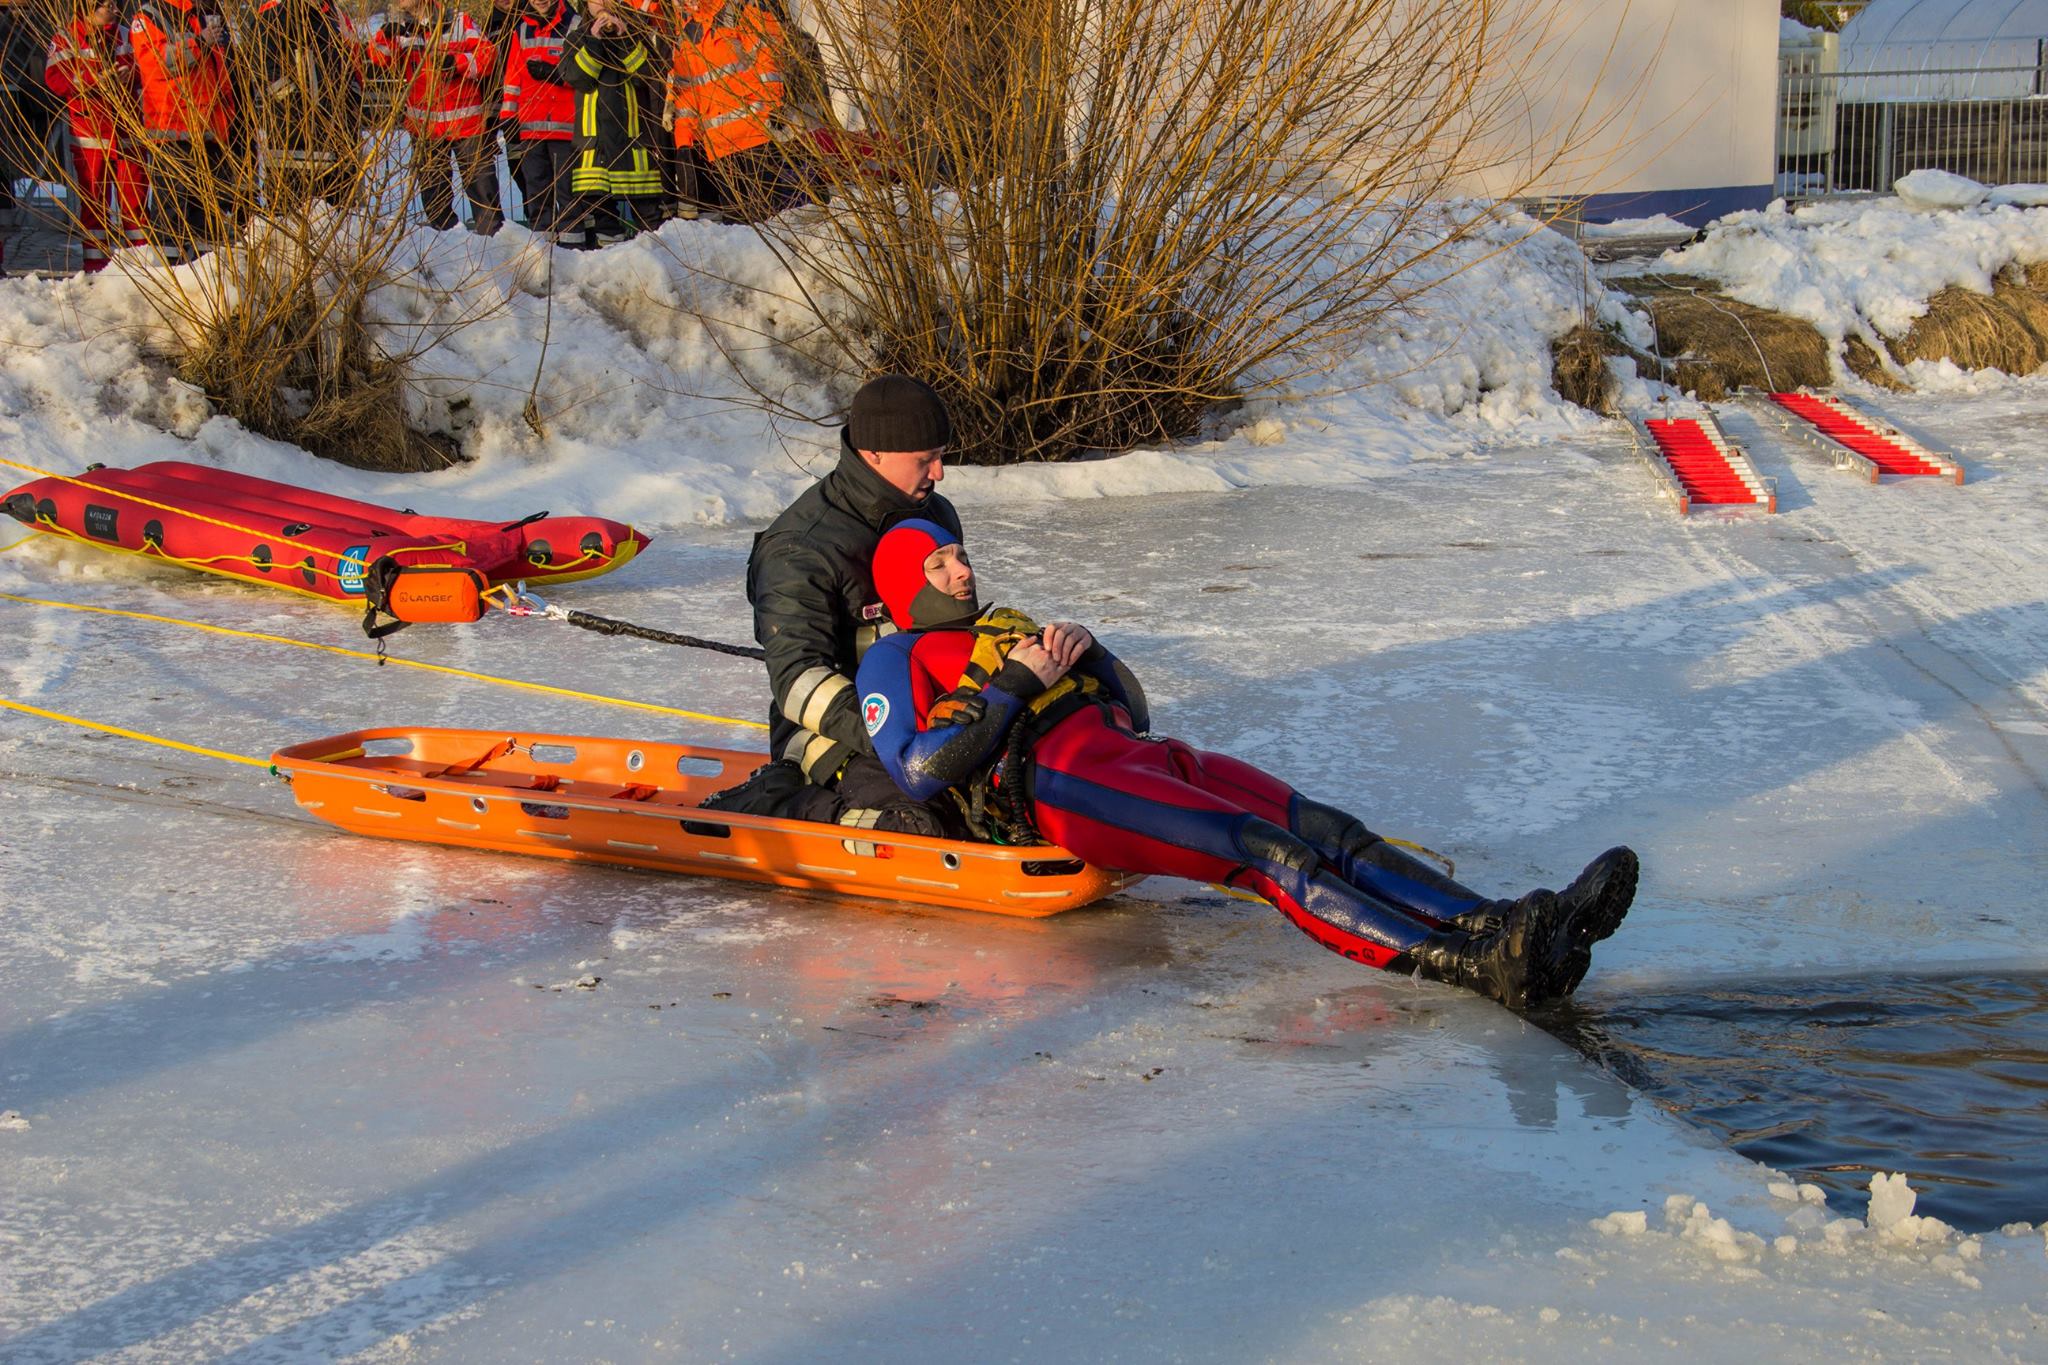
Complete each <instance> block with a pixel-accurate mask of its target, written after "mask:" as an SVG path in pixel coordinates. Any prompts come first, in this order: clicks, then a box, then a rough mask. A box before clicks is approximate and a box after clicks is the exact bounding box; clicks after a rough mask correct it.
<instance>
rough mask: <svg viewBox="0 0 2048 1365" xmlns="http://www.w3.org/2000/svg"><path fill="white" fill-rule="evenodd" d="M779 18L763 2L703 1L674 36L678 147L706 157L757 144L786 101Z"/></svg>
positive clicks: (766, 136)
mask: <svg viewBox="0 0 2048 1365" xmlns="http://www.w3.org/2000/svg"><path fill="white" fill-rule="evenodd" d="M781 45H782V24H781V22H780V21H779V20H777V19H776V17H775V15H774V14H773V13H771V12H770V11H769V10H768V9H767V8H765V7H764V6H761V5H756V4H750V3H748V2H747V0H722V3H716V2H714V3H708V4H705V5H702V6H700V7H699V8H698V10H697V11H696V13H695V14H693V15H692V16H691V17H690V18H689V20H688V21H687V22H685V23H684V25H683V29H682V32H681V34H680V35H679V36H678V37H677V40H676V56H675V74H674V77H673V78H672V79H671V81H670V83H669V88H670V91H671V95H670V99H671V102H672V104H673V106H674V110H675V140H676V146H678V147H691V146H695V147H698V148H701V149H702V151H703V153H704V156H705V157H706V159H708V160H711V161H716V160H718V159H719V158H720V157H726V156H731V155H732V154H733V153H734V152H743V151H746V150H747V149H748V148H750V147H759V146H761V145H762V144H764V143H766V142H767V141H768V140H769V136H770V133H769V128H768V122H769V120H770V119H771V118H773V117H774V115H775V112H776V111H777V110H778V109H780V108H781V107H782V61H781V55H780V48H781Z"/></svg>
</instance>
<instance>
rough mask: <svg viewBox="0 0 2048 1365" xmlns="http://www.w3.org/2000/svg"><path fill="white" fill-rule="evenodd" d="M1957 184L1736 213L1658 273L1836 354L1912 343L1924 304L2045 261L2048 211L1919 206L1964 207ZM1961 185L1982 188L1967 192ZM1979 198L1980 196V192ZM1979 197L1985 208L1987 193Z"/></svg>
mask: <svg viewBox="0 0 2048 1365" xmlns="http://www.w3.org/2000/svg"><path fill="white" fill-rule="evenodd" d="M1960 180H1961V177H1959V176H1947V175H1946V174H1945V173H1943V172H1938V171H1936V172H1915V173H1914V175H1912V176H1908V177H1906V179H1905V180H1902V181H1901V182H1900V185H1901V188H1902V190H1903V189H1904V188H1906V187H1907V186H1912V187H1913V188H1914V190H1915V192H1916V194H1917V195H1922V196H1924V197H1922V198H1916V199H1915V200H1913V201H1909V200H1907V199H1905V198H1888V199H1877V200H1869V201H1856V202H1836V203H1824V204H1810V205H1807V206H1804V207H1802V208H1799V209H1797V210H1792V211H1788V210H1787V209H1786V207H1785V204H1784V202H1783V201H1782V200H1780V201H1778V202H1776V203H1773V204H1772V205H1771V206H1770V207H1769V208H1766V209H1763V210H1760V211H1757V212H1751V213H1738V214H1732V215H1730V216H1729V217H1727V218H1724V219H1722V220H1721V221H1720V222H1718V223H1716V224H1715V225H1714V226H1713V227H1712V228H1711V229H1710V230H1709V231H1708V233H1707V236H1706V239H1705V240H1704V241H1702V242H1699V243H1698V244H1696V245H1693V246H1688V247H1683V248H1680V249H1679V250H1677V251H1672V252H1667V253H1665V255H1664V256H1663V257H1662V258H1661V259H1660V260H1659V261H1657V262H1656V263H1655V264H1654V265H1653V266H1647V267H1644V266H1634V265H1631V266H1628V267H1624V268H1623V271H1618V272H1616V273H1624V272H1625V271H1626V270H1628V269H1638V270H1640V269H1655V270H1660V271H1680V272H1683V273H1685V274H1689V275H1703V276H1706V277H1708V278H1710V279H1714V280H1717V281H1719V282H1720V283H1721V285H1722V286H1723V288H1725V289H1726V291H1727V293H1728V295H1729V296H1730V297H1731V298H1735V299H1739V300H1741V301H1742V302H1744V303H1749V304H1754V305H1756V306H1757V307H1759V308H1769V309H1772V310H1774V311H1776V312H1780V313H1789V314H1790V315H1792V316H1793V317H1799V318H1805V319H1806V320H1807V321H1809V322H1811V323H1813V324H1814V326H1816V327H1818V328H1819V329H1820V331H1821V334H1822V335H1823V336H1825V337H1827V338H1828V340H1830V341H1832V342H1834V343H1836V344H1837V345H1839V344H1840V343H1841V342H1842V341H1844V340H1845V339H1846V338H1848V337H1851V336H1862V337H1864V338H1865V339H1866V340H1872V339H1873V337H1872V333H1873V332H1875V333H1878V334H1881V335H1883V336H1888V337H1897V336H1903V335H1904V334H1905V333H1906V332H1907V331H1908V330H1910V329H1911V328H1912V326H1913V323H1914V322H1915V321H1916V320H1917V319H1919V318H1920V317H1921V316H1923V315H1924V314H1925V313H1926V312H1927V300H1928V299H1930V298H1931V297H1933V296H1934V295H1935V294H1937V293H1939V292H1941V291H1942V290H1943V289H1946V288H1949V287H1950V286H1952V285H1959V286H1961V287H1962V288H1965V289H1971V290H1975V291H1976V292H1978V293H1980V294H1989V293H1990V292H1991V287H1992V281H1993V279H1994V278H1995V277H1996V276H1997V275H1998V273H1999V272H2000V271H2001V270H2003V269H2005V268H2006V267H2007V266H2009V265H2013V264H2020V265H2031V264H2033V263H2035V262H2038V261H2048V212H2044V211H2042V210H2039V209H2029V208H2022V207H2020V206H2018V205H2017V204H2010V203H1999V202H1996V201H1995V200H1994V201H1992V202H1984V203H1975V204H1973V205H1972V206H1969V207H1958V208H1950V209H1941V210H1937V211H1929V210H1928V209H1926V208H1922V207H1916V206H1915V205H1916V203H1919V204H1933V203H1934V202H1936V201H1938V200H1943V199H1947V200H1958V199H1961V198H1965V197H1967V194H1965V193H1964V191H1963V189H1961V188H1959V187H1958V186H1956V185H1954V184H1951V183H1949V182H1952V181H1960ZM1963 184H1964V186H1970V185H1974V184H1975V182H1963ZM1976 189H1977V190H1980V191H1981V190H1982V189H1983V187H1982V186H1976ZM1977 198H1978V199H1980V200H1982V199H1984V198H1985V196H1984V195H1982V194H1979V195H1978V196H1977Z"/></svg>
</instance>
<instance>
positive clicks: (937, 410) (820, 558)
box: [707, 375, 964, 837]
mask: <svg viewBox="0 0 2048 1365" xmlns="http://www.w3.org/2000/svg"><path fill="white" fill-rule="evenodd" d="M951 439H952V427H951V424H950V422H949V421H948V420H947V417H946V408H945V404H944V403H942V402H941V401H940V400H939V396H938V395H937V394H936V393H934V392H933V391H932V390H931V389H930V388H929V387H928V386H926V385H925V384H923V383H921V382H919V381H918V380H915V379H912V378H910V377H909V376H907V375H884V376H882V377H881V378H879V379H872V380H869V381H868V382H867V383H866V384H863V385H862V386H861V388H860V391H859V392H858V393H856V394H855V395H854V396H853V406H852V408H851V410H850V411H849V412H848V414H847V422H846V427H845V428H844V430H842V431H841V432H840V436H839V446H840V449H839V464H838V467H837V468H835V469H833V471H832V472H831V473H829V474H827V475H826V476H825V477H824V478H822V479H820V480H818V482H816V483H815V484H813V485H811V487H809V488H808V489H806V490H804V492H803V493H802V494H801V495H799V496H798V498H797V500H796V501H795V502H793V503H791V504H790V505H789V506H788V507H787V508H785V509H784V510H783V513H782V515H781V516H779V517H777V518H776V519H775V520H774V522H773V523H772V524H771V525H770V526H769V527H768V529H767V530H765V531H763V532H761V534H759V535H758V536H755V537H754V549H753V553H752V554H751V555H749V556H748V557H747V601H748V603H749V604H751V605H752V607H753V608H754V638H755V639H756V640H757V641H759V642H760V645H761V648H762V649H764V650H766V651H767V654H768V685H769V688H770V690H771V695H772V701H771V702H770V705H769V708H768V725H769V745H770V748H771V750H772V752H773V757H774V759H775V760H776V761H775V762H774V763H772V764H770V765H769V767H767V768H766V769H764V770H762V772H761V773H759V774H757V775H756V776H755V777H754V778H753V779H752V780H750V781H749V782H747V783H746V784H745V785H744V786H742V787H737V788H734V789H733V790H732V791H729V792H725V793H722V794H721V795H720V796H718V797H714V798H712V802H710V803H707V805H709V804H713V803H716V807H717V808H721V809H726V810H737V811H743V812H746V813H749V814H756V815H780V816H787V817H790V818H794V819H802V820H825V821H837V822H839V823H842V824H847V825H852V826H857V827H860V828H864V829H882V830H890V831H894V832H897V833H909V834H932V835H945V836H949V837H958V836H959V835H961V834H962V833H964V823H963V822H962V821H960V819H959V818H958V812H957V808H956V807H955V806H954V805H953V804H952V802H951V801H950V800H949V799H948V798H946V797H943V796H942V797H940V798H939V799H938V800H936V801H934V802H932V803H931V804H929V805H925V804H921V803H918V802H914V801H912V800H910V799H909V798H908V797H906V796H905V795H904V794H903V793H902V792H901V791H900V790H899V789H898V788H897V786H896V784H895V782H894V781H893V780H892V779H891V778H890V777H889V774H888V772H887V770H886V769H884V768H883V767H882V765H881V763H880V762H878V761H877V760H876V758H875V753H874V747H873V745H872V744H871V743H870V742H869V740H868V732H867V727H866V726H865V725H864V724H862V722H861V716H860V697H859V694H858V693H857V692H855V690H854V686H853V675H854V671H855V670H856V669H857V668H858V667H859V666H860V656H861V655H862V654H864V653H866V652H867V647H868V646H869V645H871V644H873V643H874V642H875V641H876V640H878V639H880V638H881V637H882V636H884V635H888V634H891V633H893V632H894V631H895V629H896V626H895V624H894V623H893V622H892V621H890V619H889V613H888V609H887V608H885V607H884V606H883V605H882V599H881V597H880V596H879V595H878V594H877V593H876V592H875V588H874V583H873V579H872V571H871V569H870V564H871V562H872V561H873V559H874V555H875V546H876V544H877V543H878V542H879V541H880V540H881V538H882V533H883V532H884V531H886V530H888V529H889V528H890V527H891V526H893V525H895V524H896V523H897V522H899V521H902V520H904V519H905V518H907V517H922V518H924V519H925V520H927V521H932V522H936V523H938V524H939V525H940V526H943V527H945V528H946V529H947V530H948V531H950V532H951V533H952V534H953V535H955V536H956V537H957V536H959V534H960V515H959V513H957V512H955V511H954V510H953V504H952V503H950V502H948V501H947V500H946V499H945V498H944V497H943V496H942V495H940V494H939V493H937V492H935V491H934V488H933V486H934V485H935V484H937V483H938V482H939V480H940V479H942V478H944V477H945V453H946V445H947V443H948V442H949V441H950V440H951Z"/></svg>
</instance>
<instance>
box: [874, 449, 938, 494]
mask: <svg viewBox="0 0 2048 1365" xmlns="http://www.w3.org/2000/svg"><path fill="white" fill-rule="evenodd" d="M860 457H861V458H862V459H863V460H866V461H867V462H868V467H869V468H870V469H872V470H874V471H875V472H876V473H877V474H880V475H881V476H882V482H884V483H886V484H888V485H889V486H890V487H891V488H893V489H895V490H896V491H897V492H899V493H902V494H904V495H905V496H906V497H912V498H916V499H917V500H918V501H919V502H923V501H924V500H925V499H926V498H928V497H930V496H931V492H932V486H933V485H934V484H936V483H938V481H939V480H940V479H943V478H945V477H946V448H945V447H944V446H940V447H938V448H937V449H936V450H863V451H862V452H861V453H860Z"/></svg>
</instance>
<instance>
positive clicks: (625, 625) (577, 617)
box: [543, 607, 768, 659]
mask: <svg viewBox="0 0 2048 1365" xmlns="http://www.w3.org/2000/svg"><path fill="white" fill-rule="evenodd" d="M543 614H544V615H545V616H547V617H548V619H550V620H554V621H567V622H568V623H569V624H570V625H572V626H580V627H582V628H583V629H584V630H594V631H596V632H597V633H598V634H599V635H630V636H632V637H633V638H634V639H636V640H652V641H653V642H654V643H655V644H658V645H681V646H682V647H683V648H685V649H708V650H711V651H713V652H715V653H718V654H732V655H736V656H737V657H739V658H742V659H765V658H767V657H768V651H767V650H765V649H757V648H755V647H754V646H752V645H728V644H723V643H721V642H719V641H717V640H700V639H698V638H697V637H696V636H694V635H678V634H677V633H676V632H674V631H672V630H656V629H655V628H654V627H653V626H636V625H634V624H633V623H632V622H631V621H614V620H613V619H612V618H611V617H609V616H599V615H596V614H595V613H593V612H587V611H576V610H574V609H573V608H571V609H564V608H561V607H555V608H553V609H551V610H549V611H547V612H545V613H543Z"/></svg>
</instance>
